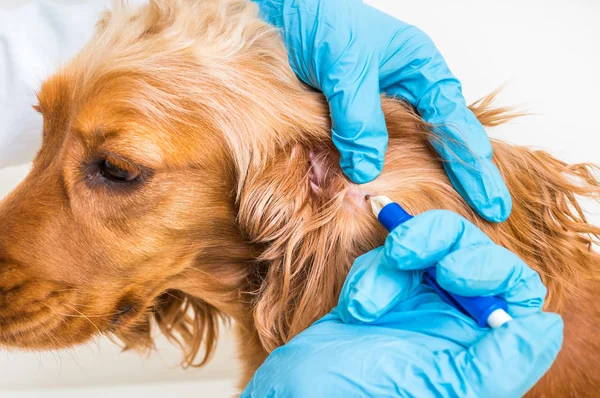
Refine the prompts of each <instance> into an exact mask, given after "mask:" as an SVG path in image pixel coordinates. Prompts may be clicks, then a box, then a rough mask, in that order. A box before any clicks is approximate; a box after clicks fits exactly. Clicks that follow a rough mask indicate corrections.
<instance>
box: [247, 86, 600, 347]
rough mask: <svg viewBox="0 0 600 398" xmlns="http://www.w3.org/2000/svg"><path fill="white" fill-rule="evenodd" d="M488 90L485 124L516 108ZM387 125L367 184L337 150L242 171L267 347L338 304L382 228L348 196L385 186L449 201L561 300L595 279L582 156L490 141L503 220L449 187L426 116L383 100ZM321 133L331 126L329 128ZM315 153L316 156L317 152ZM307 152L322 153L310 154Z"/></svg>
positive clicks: (590, 181)
mask: <svg viewBox="0 0 600 398" xmlns="http://www.w3.org/2000/svg"><path fill="white" fill-rule="evenodd" d="M492 98H493V95H492V96H490V97H488V98H485V99H483V100H481V101H479V102H478V103H476V104H474V105H473V106H472V107H471V109H472V110H473V112H474V113H475V114H476V115H477V116H478V118H479V119H480V120H481V122H482V123H483V124H484V125H487V126H493V125H497V124H500V123H502V122H505V121H507V120H510V119H511V118H512V117H514V116H515V115H513V114H511V113H510V112H508V110H507V109H492V108H490V107H489V104H490V103H491V100H492ZM383 104H384V111H385V114H386V117H387V123H388V129H389V133H390V147H389V150H388V156H387V161H386V170H384V173H383V174H382V175H381V176H380V177H379V178H378V179H377V180H375V181H374V182H373V183H370V184H366V185H364V186H360V187H357V186H353V185H352V184H350V183H348V181H347V180H346V179H345V177H344V176H343V175H342V173H341V171H340V169H339V167H338V166H337V157H336V155H335V150H334V149H333V148H332V147H331V146H324V145H323V144H321V143H317V144H315V148H308V147H306V146H302V145H296V146H293V147H291V148H288V149H287V152H285V155H282V156H281V157H278V158H277V159H276V160H274V161H273V162H272V163H271V164H270V166H269V167H267V168H266V169H265V170H263V171H262V172H261V173H259V174H255V175H250V176H249V178H248V179H247V181H246V185H245V190H244V193H243V195H242V197H241V200H240V210H239V220H240V226H241V228H242V229H243V230H245V231H247V233H248V235H249V238H250V239H251V240H252V241H253V242H255V243H256V244H260V245H262V246H264V251H263V253H262V256H261V257H260V258H259V259H258V262H259V264H261V267H262V269H263V273H262V274H261V277H260V278H259V279H256V280H254V285H252V288H253V289H255V291H256V304H255V311H254V316H255V323H256V327H257V329H258V331H259V334H260V338H261V341H262V342H263V345H264V346H265V348H266V349H267V350H268V351H270V350H272V349H274V348H276V347H277V346H279V345H281V344H284V343H285V342H287V341H289V339H291V338H292V337H293V336H295V335H296V334H297V333H299V332H300V331H302V330H303V329H305V328H306V327H308V326H309V325H310V324H311V323H312V322H314V321H315V320H317V319H318V318H320V317H321V316H323V315H325V314H326V313H327V312H328V311H330V310H331V308H332V307H333V306H335V304H336V302H337V295H338V293H339V290H340V288H341V285H342V284H343V281H344V279H345V275H346V274H347V272H348V270H349V267H350V266H351V264H352V262H353V260H354V259H355V258H356V257H357V256H358V255H360V254H362V253H364V252H366V251H367V250H369V249H372V248H374V247H376V246H378V245H380V244H382V243H383V239H384V235H385V234H384V231H382V229H381V228H380V227H379V226H377V225H376V223H375V222H374V220H373V219H372V217H371V216H370V215H368V214H366V213H368V212H365V211H364V209H361V208H360V205H357V204H356V203H355V202H354V201H353V199H352V198H351V196H352V195H353V193H356V191H357V190H358V192H359V193H361V192H365V193H384V192H385V193H386V194H388V195H390V196H391V197H392V198H393V199H395V200H397V201H399V202H400V203H403V204H404V205H405V207H407V208H408V209H409V210H410V211H412V212H414V213H420V212H423V211H425V210H428V209H433V208H445V209H450V210H453V211H456V212H458V213H460V214H462V215H464V216H465V217H467V218H469V219H470V220H471V221H473V222H474V223H475V224H477V225H478V226H479V227H481V228H482V229H483V230H484V231H485V232H486V233H487V234H489V235H490V236H491V237H492V239H494V240H495V241H496V242H497V243H499V244H501V245H504V246H505V247H507V248H509V249H510V250H512V251H514V252H515V253H517V254H518V255H519V256H521V257H522V258H523V259H524V260H525V261H526V262H527V263H528V264H529V265H530V266H532V267H533V268H534V269H536V270H537V271H539V272H540V273H541V275H542V277H543V279H544V282H545V283H546V285H547V286H548V288H549V297H548V301H547V303H548V305H549V306H551V307H553V308H557V307H559V306H560V304H561V301H562V300H561V298H562V297H563V296H564V294H565V292H570V291H577V286H578V284H579V283H580V282H581V281H582V280H583V279H586V278H598V276H599V273H598V261H599V260H600V257H599V256H598V254H597V253H595V252H594V251H592V250H591V246H592V243H593V242H598V238H599V236H600V228H598V227H595V226H593V225H591V224H589V223H588V222H587V220H586V218H585V216H584V214H583V212H582V211H581V208H580V206H579V204H578V202H577V197H578V196H583V197H590V198H594V199H598V198H599V196H600V184H599V182H598V180H597V179H596V178H595V176H594V174H593V173H594V171H596V170H597V169H596V167H595V166H593V165H590V164H577V165H567V164H565V163H564V162H561V161H559V160H557V159H555V158H554V157H552V156H551V155H549V154H548V153H546V152H543V151H531V150H529V149H527V148H523V147H517V146H514V145H510V144H506V143H503V142H500V141H494V142H493V146H494V150H495V157H494V159H495V162H496V164H497V165H498V167H499V169H500V171H501V173H502V174H503V176H504V178H505V181H506V183H507V185H508V187H509V190H510V191H511V192H512V195H513V198H514V209H513V212H512V215H511V217H510V218H509V220H508V221H506V222H504V223H502V224H492V223H488V222H485V221H484V220H482V219H481V218H479V217H478V216H477V215H476V214H475V213H474V212H473V211H472V210H471V209H470V208H469V206H468V205H467V204H466V203H465V202H464V201H463V200H462V198H461V197H460V196H459V195H458V194H457V193H456V191H455V190H454V188H453V187H452V185H451V184H450V182H449V180H448V179H447V177H446V175H445V173H444V171H443V167H442V163H441V162H440V161H439V160H438V158H437V155H436V154H435V152H434V151H433V150H432V149H431V146H430V144H429V143H428V140H430V139H435V137H433V136H432V133H431V129H432V126H428V125H427V124H426V123H424V122H423V121H422V120H421V119H420V118H419V117H418V115H416V114H415V113H414V112H413V110H412V108H411V107H409V106H406V105H405V104H402V103H400V102H398V101H395V100H391V99H384V101H383ZM326 133H327V134H328V131H327V132H326ZM315 153H316V154H317V155H315ZM315 156H317V157H322V158H323V159H321V160H317V161H315V158H314V157H315ZM315 163H318V164H320V167H321V168H324V170H320V171H319V173H320V175H321V177H320V178H321V183H322V185H321V186H322V187H324V189H326V190H327V192H319V191H318V190H314V189H313V190H311V183H310V181H309V179H310V178H309V175H310V173H311V164H312V165H314V164H315Z"/></svg>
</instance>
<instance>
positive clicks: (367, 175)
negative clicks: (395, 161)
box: [340, 151, 383, 184]
mask: <svg viewBox="0 0 600 398" xmlns="http://www.w3.org/2000/svg"><path fill="white" fill-rule="evenodd" d="M340 167H341V168H342V171H343V172H344V174H346V176H347V177H348V178H349V179H350V180H352V182H354V183H356V184H366V183H367V182H371V181H373V180H374V179H375V178H377V177H378V176H379V174H381V170H382V169H383V159H379V158H374V157H370V156H365V155H364V154H363V153H360V152H355V151H350V152H343V153H341V157H340Z"/></svg>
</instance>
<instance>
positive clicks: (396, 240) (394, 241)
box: [384, 210, 494, 270]
mask: <svg viewBox="0 0 600 398" xmlns="http://www.w3.org/2000/svg"><path fill="white" fill-rule="evenodd" d="M493 244H494V243H493V242H492V240H491V239H490V238H489V237H488V236H487V235H486V234H484V233H483V231H481V230H480V229H479V228H477V227H476V226H475V225H473V224H472V223H471V222H469V221H468V220H467V219H465V218H464V217H462V216H460V215H458V214H456V213H454V212H451V211H448V210H430V211H427V212H425V213H422V214H419V215H417V216H416V217H414V218H412V219H411V220H408V221H407V222H405V223H404V224H402V225H400V226H398V227H396V229H394V230H393V231H392V232H390V234H389V235H388V237H387V239H386V241H385V245H384V253H385V255H386V257H387V260H388V264H389V266H391V267H394V268H398V269H401V270H417V269H425V268H428V267H431V266H433V265H435V264H436V263H438V262H439V261H440V260H441V259H442V258H444V257H446V256H447V255H448V254H450V253H451V252H453V251H456V250H459V249H461V248H463V247H470V246H475V245H493Z"/></svg>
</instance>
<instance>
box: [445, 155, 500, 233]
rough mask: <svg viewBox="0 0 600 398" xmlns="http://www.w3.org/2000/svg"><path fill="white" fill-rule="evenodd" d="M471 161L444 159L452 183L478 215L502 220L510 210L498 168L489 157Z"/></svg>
mask: <svg viewBox="0 0 600 398" xmlns="http://www.w3.org/2000/svg"><path fill="white" fill-rule="evenodd" d="M471 163H472V164H465V163H464V162H462V161H461V162H447V163H444V167H445V169H446V171H447V173H448V177H449V178H450V181H451V182H452V185H453V186H454V188H455V189H456V190H457V191H458V193H459V194H460V195H461V196H462V197H463V198H464V199H465V200H466V201H467V203H468V204H469V205H470V206H471V207H472V208H473V209H474V210H475V211H476V212H477V213H478V214H479V215H480V216H481V217H483V218H485V219H486V220H488V221H491V222H502V221H505V220H506V219H507V218H508V217H509V216H510V213H511V211H512V197H511V195H510V192H509V191H508V188H507V186H506V184H505V183H504V179H503V178H502V175H501V174H500V171H499V170H498V168H497V167H496V165H495V164H494V163H493V162H492V161H491V160H489V159H483V158H482V159H475V160H472V161H471Z"/></svg>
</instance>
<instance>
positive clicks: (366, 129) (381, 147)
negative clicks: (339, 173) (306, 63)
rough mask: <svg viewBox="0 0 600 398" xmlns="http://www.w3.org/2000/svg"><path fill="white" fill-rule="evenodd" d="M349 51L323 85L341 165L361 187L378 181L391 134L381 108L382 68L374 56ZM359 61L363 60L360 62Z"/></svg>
mask: <svg viewBox="0 0 600 398" xmlns="http://www.w3.org/2000/svg"><path fill="white" fill-rule="evenodd" d="M354 51H359V50H357V49H354V50H348V51H345V52H344V54H343V55H342V56H341V57H340V58H339V59H338V60H337V61H336V64H335V65H334V66H333V67H332V68H331V69H330V70H329V71H328V73H327V75H326V77H325V79H323V81H322V82H321V89H322V90H323V93H324V94H325V96H326V97H327V100H328V101H329V107H330V111H331V119H332V131H331V137H332V140H333V143H334V144H335V146H336V147H337V149H338V151H339V152H340V166H341V168H342V170H343V171H344V173H345V174H346V175H347V176H348V178H350V179H351V180H352V181H354V182H355V183H358V184H362V183H366V182H369V181H371V180H373V179H375V178H376V177H377V176H378V175H379V174H380V173H381V170H382V169H383V162H384V157H385V151H386V149H387V144H388V133H387V127H386V123H385V118H384V115H383V110H382V109H381V97H380V92H379V68H378V65H377V60H376V59H374V58H375V57H374V56H373V55H369V54H361V56H360V57H358V56H356V55H355V54H353V52H354ZM357 60H360V61H359V62H357Z"/></svg>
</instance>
